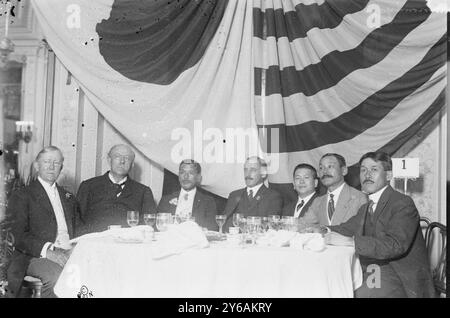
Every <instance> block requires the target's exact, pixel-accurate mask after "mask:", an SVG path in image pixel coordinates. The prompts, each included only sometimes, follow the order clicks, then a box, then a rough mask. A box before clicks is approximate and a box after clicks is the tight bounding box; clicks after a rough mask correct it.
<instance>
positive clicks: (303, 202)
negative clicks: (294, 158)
mask: <svg viewBox="0 0 450 318" xmlns="http://www.w3.org/2000/svg"><path fill="white" fill-rule="evenodd" d="M293 184H294V189H295V191H297V193H298V199H297V201H295V202H292V203H290V204H288V205H286V206H285V207H284V208H283V212H282V215H283V216H294V217H296V218H300V217H303V216H304V215H305V213H306V212H307V211H308V209H309V207H310V206H311V204H312V203H313V202H314V200H315V199H316V198H317V191H316V189H317V186H318V184H319V181H318V179H317V171H316V169H315V168H314V167H313V166H311V165H309V164H307V163H301V164H299V165H297V166H296V167H295V169H294V182H293Z"/></svg>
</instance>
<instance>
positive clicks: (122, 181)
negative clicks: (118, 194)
mask: <svg viewBox="0 0 450 318" xmlns="http://www.w3.org/2000/svg"><path fill="white" fill-rule="evenodd" d="M108 177H109V180H111V182H112V183H115V184H122V183H124V182H125V181H127V179H128V176H125V177H124V178H123V179H122V180H120V181H119V182H116V181H114V178H113V176H112V175H111V172H109V173H108Z"/></svg>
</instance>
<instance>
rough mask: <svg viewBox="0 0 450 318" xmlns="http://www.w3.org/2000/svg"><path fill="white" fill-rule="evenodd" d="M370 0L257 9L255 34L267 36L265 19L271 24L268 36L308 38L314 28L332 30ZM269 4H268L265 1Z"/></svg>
mask: <svg viewBox="0 0 450 318" xmlns="http://www.w3.org/2000/svg"><path fill="white" fill-rule="evenodd" d="M368 2H369V0H361V1H342V0H329V1H327V2H324V3H322V4H320V5H318V4H302V3H300V4H297V5H296V6H295V9H291V10H295V11H289V8H288V9H286V8H285V7H286V5H287V3H289V1H287V2H286V3H285V2H284V1H283V7H281V6H278V7H275V6H274V7H272V8H267V7H265V8H264V10H262V8H261V7H259V8H258V7H254V8H253V21H254V23H255V24H254V25H255V28H254V36H256V37H259V38H261V39H263V38H264V37H263V32H262V30H263V28H262V26H263V22H264V20H265V21H266V23H267V36H268V37H269V36H274V37H276V38H280V37H288V38H289V41H293V40H294V39H298V38H304V37H306V33H307V32H308V31H309V30H311V29H313V28H319V29H327V28H329V29H332V28H334V27H336V26H338V25H339V24H340V23H341V22H342V19H343V18H344V16H345V15H347V14H351V13H354V12H357V11H361V10H362V9H364V8H365V6H366V5H367V3H368ZM265 4H267V3H265Z"/></svg>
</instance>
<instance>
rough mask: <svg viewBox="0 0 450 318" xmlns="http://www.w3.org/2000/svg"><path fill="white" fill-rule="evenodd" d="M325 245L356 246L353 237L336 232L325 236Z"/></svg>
mask: <svg viewBox="0 0 450 318" xmlns="http://www.w3.org/2000/svg"><path fill="white" fill-rule="evenodd" d="M324 238H325V244H328V245H336V246H355V240H354V239H353V237H349V236H344V235H341V234H339V233H336V232H330V233H327V234H325V236H324Z"/></svg>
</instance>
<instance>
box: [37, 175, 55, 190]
mask: <svg viewBox="0 0 450 318" xmlns="http://www.w3.org/2000/svg"><path fill="white" fill-rule="evenodd" d="M37 178H38V180H39V182H40V183H41V184H42V186H43V187H44V189H45V190H46V191H48V190H50V191H55V189H56V182H53V184H52V185H50V183H48V182H47V181H44V180H43V179H42V178H41V177H39V176H38V177H37Z"/></svg>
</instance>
